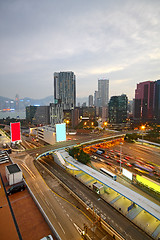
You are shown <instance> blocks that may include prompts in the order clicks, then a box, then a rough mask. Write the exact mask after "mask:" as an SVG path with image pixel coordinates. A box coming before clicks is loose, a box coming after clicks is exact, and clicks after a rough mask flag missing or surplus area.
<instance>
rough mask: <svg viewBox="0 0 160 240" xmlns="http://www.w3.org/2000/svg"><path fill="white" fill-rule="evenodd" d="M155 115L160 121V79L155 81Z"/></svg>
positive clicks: (159, 121) (158, 121)
mask: <svg viewBox="0 0 160 240" xmlns="http://www.w3.org/2000/svg"><path fill="white" fill-rule="evenodd" d="M154 116H155V119H156V122H157V123H160V80H157V81H156V82H155V97H154Z"/></svg>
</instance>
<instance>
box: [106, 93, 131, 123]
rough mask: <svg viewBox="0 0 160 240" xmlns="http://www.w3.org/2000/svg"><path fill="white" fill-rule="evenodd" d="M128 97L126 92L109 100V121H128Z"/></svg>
mask: <svg viewBox="0 0 160 240" xmlns="http://www.w3.org/2000/svg"><path fill="white" fill-rule="evenodd" d="M127 108H128V98H127V96H126V95H125V94H122V95H121V96H113V97H111V99H110V101H109V111H108V112H109V122H110V123H125V122H126V121H127Z"/></svg>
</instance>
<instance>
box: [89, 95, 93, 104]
mask: <svg viewBox="0 0 160 240" xmlns="http://www.w3.org/2000/svg"><path fill="white" fill-rule="evenodd" d="M88 106H89V107H93V95H89V98H88Z"/></svg>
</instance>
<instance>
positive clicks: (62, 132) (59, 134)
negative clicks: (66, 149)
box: [56, 123, 66, 142]
mask: <svg viewBox="0 0 160 240" xmlns="http://www.w3.org/2000/svg"><path fill="white" fill-rule="evenodd" d="M56 141H57V142H61V141H66V123H61V124H56Z"/></svg>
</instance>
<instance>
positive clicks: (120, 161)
mask: <svg viewBox="0 0 160 240" xmlns="http://www.w3.org/2000/svg"><path fill="white" fill-rule="evenodd" d="M122 144H123V143H122V142H120V174H121V159H122Z"/></svg>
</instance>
